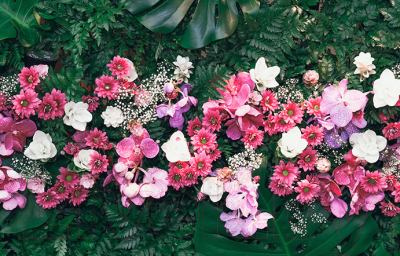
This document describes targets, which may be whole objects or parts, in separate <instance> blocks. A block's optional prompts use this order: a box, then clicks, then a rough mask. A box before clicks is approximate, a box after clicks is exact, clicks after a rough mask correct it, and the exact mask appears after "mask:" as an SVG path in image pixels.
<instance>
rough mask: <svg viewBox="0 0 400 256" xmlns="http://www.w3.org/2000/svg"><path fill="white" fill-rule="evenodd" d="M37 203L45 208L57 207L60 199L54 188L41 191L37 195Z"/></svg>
mask: <svg viewBox="0 0 400 256" xmlns="http://www.w3.org/2000/svg"><path fill="white" fill-rule="evenodd" d="M36 203H38V204H39V205H40V206H42V207H43V209H51V208H54V207H56V206H57V205H58V204H59V203H60V200H59V198H58V196H57V194H56V192H54V191H53V190H51V189H49V190H47V192H43V193H39V194H37V195H36Z"/></svg>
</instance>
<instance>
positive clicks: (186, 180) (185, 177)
mask: <svg viewBox="0 0 400 256" xmlns="http://www.w3.org/2000/svg"><path fill="white" fill-rule="evenodd" d="M197 177H199V176H198V175H197V172H196V171H195V170H194V169H193V168H192V167H191V166H188V167H186V168H185V169H182V179H181V182H182V184H183V185H184V186H187V187H188V186H191V185H194V184H197Z"/></svg>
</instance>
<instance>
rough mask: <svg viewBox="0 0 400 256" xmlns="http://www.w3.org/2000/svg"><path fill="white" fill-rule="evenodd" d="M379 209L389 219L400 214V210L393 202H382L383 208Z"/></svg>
mask: <svg viewBox="0 0 400 256" xmlns="http://www.w3.org/2000/svg"><path fill="white" fill-rule="evenodd" d="M379 208H381V210H382V213H383V214H384V215H385V216H387V217H394V216H396V215H397V214H398V213H400V208H399V207H397V206H396V205H394V204H393V203H391V202H389V203H385V202H381V206H379Z"/></svg>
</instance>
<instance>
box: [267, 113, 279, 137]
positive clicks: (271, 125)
mask: <svg viewBox="0 0 400 256" xmlns="http://www.w3.org/2000/svg"><path fill="white" fill-rule="evenodd" d="M275 120H276V118H275V116H273V115H272V114H269V115H268V117H267V120H265V122H264V131H265V132H266V133H268V135H269V136H272V135H273V134H276V133H277V130H276V122H275Z"/></svg>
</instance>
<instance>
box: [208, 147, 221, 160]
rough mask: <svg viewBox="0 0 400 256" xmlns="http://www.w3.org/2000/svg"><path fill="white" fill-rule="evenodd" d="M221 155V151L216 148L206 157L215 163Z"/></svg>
mask: <svg viewBox="0 0 400 256" xmlns="http://www.w3.org/2000/svg"><path fill="white" fill-rule="evenodd" d="M221 153H222V152H221V150H219V149H217V148H216V149H214V150H211V151H210V152H209V153H208V154H207V155H208V156H209V157H210V158H211V160H213V161H215V160H217V159H218V158H220V157H221Z"/></svg>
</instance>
